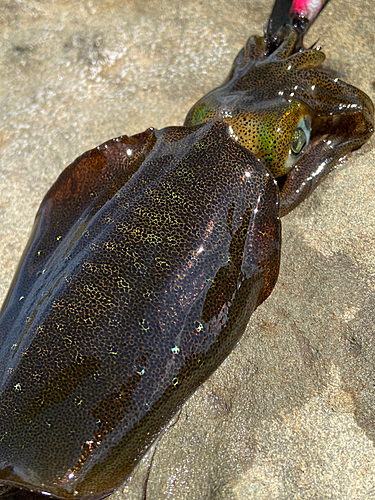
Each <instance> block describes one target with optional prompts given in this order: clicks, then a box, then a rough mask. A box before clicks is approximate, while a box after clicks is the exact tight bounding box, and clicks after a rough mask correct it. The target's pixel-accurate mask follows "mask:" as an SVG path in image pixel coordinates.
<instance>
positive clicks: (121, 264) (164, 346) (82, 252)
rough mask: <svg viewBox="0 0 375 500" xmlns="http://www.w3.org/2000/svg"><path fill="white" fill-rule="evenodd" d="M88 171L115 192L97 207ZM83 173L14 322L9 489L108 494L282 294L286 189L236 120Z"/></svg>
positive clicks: (25, 271)
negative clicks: (270, 299)
mask: <svg viewBox="0 0 375 500" xmlns="http://www.w3.org/2000/svg"><path fill="white" fill-rule="evenodd" d="M134 143H135V144H134ZM150 145H153V149H152V150H151V151H150ZM129 150H131V151H132V154H131V155H130V158H129V154H128V153H129ZM133 152H134V153H133ZM128 158H129V159H128ZM141 159H144V161H143V162H142V161H141ZM88 160H91V161H90V162H89V164H90V166H91V168H92V171H95V170H96V171H97V175H99V176H100V177H101V178H102V179H106V182H103V186H105V188H103V189H102V190H101V191H96V186H95V185H94V184H95V181H92V182H90V183H89V186H87V189H85V190H84V193H85V194H86V195H89V196H87V198H86V201H85V202H84V203H83V204H82V203H80V201H81V200H82V194H81V193H80V192H79V190H80V184H79V183H74V182H70V181H67V177H68V178H69V179H72V178H74V177H76V178H80V171H81V170H83V171H84V172H85V175H86V168H87V162H88ZM108 166H110V167H111V168H113V169H114V170H115V173H116V176H115V177H113V176H111V175H108V176H106V173H105V170H106V169H107V168H108ZM137 166H139V168H138V170H137V172H136V173H135V174H134V175H133V176H132V177H131V179H130V180H129V181H128V182H126V180H127V178H128V177H129V175H128V174H129V172H133V171H134V170H136V168H137ZM68 169H69V170H68V171H65V172H63V174H62V175H61V177H60V178H59V180H58V181H57V183H56V184H55V185H54V186H53V188H52V189H51V190H50V192H49V193H48V194H47V196H46V198H45V200H44V201H43V203H42V206H41V209H40V211H39V214H38V216H37V222H36V224H37V228H36V230H35V236H34V237H33V238H32V242H31V245H30V247H29V250H28V253H27V255H26V257H25V260H24V261H23V264H22V267H21V270H20V273H19V275H18V278H16V279H15V283H14V288H13V294H12V295H11V296H10V298H9V301H8V302H7V306H6V308H5V310H4V312H3V315H2V318H1V326H0V332H1V342H2V349H1V351H0V366H1V373H2V385H1V389H2V393H1V408H2V412H1V416H0V428H1V442H0V457H1V458H0V464H1V469H2V472H1V478H2V479H6V480H8V481H10V480H11V481H12V483H13V484H18V485H21V486H28V487H30V488H38V489H43V490H44V491H48V492H50V493H52V494H53V495H55V496H60V497H70V496H73V493H74V491H77V492H78V494H79V496H85V495H91V494H95V495H96V496H103V495H105V494H106V493H108V492H110V491H111V490H112V489H113V488H115V487H116V486H117V485H118V484H119V483H120V482H121V481H122V480H123V479H124V478H125V477H126V476H127V474H129V472H130V471H131V470H132V468H133V467H134V464H135V462H136V460H137V459H138V458H139V457H140V456H141V455H142V453H143V451H144V450H145V448H146V447H147V446H148V445H149V444H150V443H151V442H152V440H153V438H154V436H155V435H156V434H157V433H158V431H159V430H160V428H162V427H163V426H164V425H165V424H166V423H167V422H168V420H169V419H170V418H171V416H172V415H173V414H174V413H175V411H176V409H177V408H178V407H179V405H181V404H182V403H183V402H184V401H185V400H186V399H187V397H188V396H189V395H190V394H191V393H192V392H193V391H194V390H195V389H196V388H197V387H198V386H199V384H200V383H201V382H202V381H204V380H205V379H206V378H207V377H208V376H209V375H210V374H211V373H212V371H213V370H215V368H216V367H217V366H218V365H219V364H220V363H221V362H222V361H223V360H224V359H225V357H226V356H227V355H228V354H229V352H230V351H231V350H232V349H233V347H234V345H235V344H236V342H237V340H238V339H239V337H240V336H241V334H242V333H243V331H244V329H245V327H246V324H247V322H248V320H249V318H250V315H251V313H252V311H253V310H254V309H255V307H256V306H257V305H258V304H259V303H260V302H262V301H263V300H264V299H265V298H266V297H267V296H268V295H269V293H270V292H271V290H272V288H273V286H274V284H275V281H276V278H277V274H278V266H279V251H280V222H279V219H278V204H277V202H278V192H277V186H276V184H275V182H274V180H273V179H272V177H271V176H270V175H268V174H267V172H266V170H265V168H264V166H263V165H262V164H261V163H260V162H259V160H258V159H257V158H256V157H255V156H254V155H253V154H252V153H251V152H249V151H247V150H246V149H244V148H243V147H241V146H240V145H238V144H237V143H236V142H234V141H233V140H232V139H230V138H229V136H228V132H227V126H226V125H225V124H224V123H223V122H220V121H216V122H213V123H207V124H203V125H200V126H197V127H189V128H188V127H169V128H166V129H164V130H161V131H158V132H153V131H147V132H146V133H145V134H143V135H139V136H138V137H135V138H134V137H132V138H120V139H119V140H113V141H109V142H108V143H106V144H104V145H102V146H101V147H100V148H99V149H94V150H92V151H91V152H89V153H86V154H85V155H83V156H82V157H81V158H80V159H78V160H77V161H76V162H75V163H74V164H73V165H72V166H70V167H68ZM118 171H121V172H123V174H122V175H123V185H122V186H119V176H118V175H117V172H118ZM91 175H92V174H91ZM114 184H115V185H116V188H115V189H114ZM68 186H69V187H68ZM77 195H79V197H77ZM62 200H65V203H62ZM106 200H108V201H107V203H106V204H105V205H103V203H104V201H106ZM55 208H56V211H55ZM75 210H76V212H75V213H76V217H75V218H72V212H74V211H75ZM56 214H57V217H56ZM60 236H61V237H60ZM20 297H23V298H22V299H21V300H20ZM25 318H29V320H28V322H25ZM26 442H27V447H24V443H26ZM56 443H60V445H59V446H56V445H55V444H56ZM61 443H63V446H61ZM31 471H32V472H31ZM70 474H73V476H74V477H73V476H72V477H71V478H69V475H70Z"/></svg>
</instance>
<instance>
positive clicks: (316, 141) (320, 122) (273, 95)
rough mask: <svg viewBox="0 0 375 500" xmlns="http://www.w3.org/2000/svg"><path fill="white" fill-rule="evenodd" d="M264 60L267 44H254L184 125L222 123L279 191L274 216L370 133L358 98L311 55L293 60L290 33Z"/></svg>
mask: <svg viewBox="0 0 375 500" xmlns="http://www.w3.org/2000/svg"><path fill="white" fill-rule="evenodd" d="M283 38H284V42H283V43H282V44H281V45H280V46H279V47H278V48H277V49H276V50H275V51H274V52H272V53H271V54H270V55H269V53H268V48H267V38H263V37H258V36H254V37H251V38H250V39H249V41H248V42H247V45H246V47H245V48H244V49H242V50H241V51H240V53H239V54H238V56H237V58H236V59H235V61H234V64H233V68H232V70H231V72H230V74H229V77H228V78H227V80H226V81H225V82H224V84H223V85H222V86H221V87H219V88H217V89H215V90H213V91H212V92H210V93H209V94H207V95H206V96H204V97H203V98H202V99H201V100H200V101H198V102H197V104H195V105H194V106H193V108H192V109H191V110H190V111H189V113H188V115H187V117H186V120H185V125H196V124H197V123H201V122H204V121H209V120H215V119H221V120H223V121H225V122H226V123H227V124H228V126H229V128H230V130H231V136H232V137H234V138H235V139H236V140H237V141H238V142H239V143H240V144H242V145H244V146H245V147H246V148H248V149H249V150H250V151H252V152H253V153H254V154H255V155H256V156H257V157H259V158H260V159H261V160H262V161H263V162H264V164H265V165H266V167H267V168H268V170H269V171H270V172H271V173H272V175H273V176H274V177H275V178H280V177H282V176H286V179H283V183H282V184H281V187H282V188H281V193H280V195H281V196H280V214H281V215H282V216H283V215H285V214H287V213H288V212H290V211H291V210H292V209H293V208H295V207H296V206H297V205H298V204H299V203H301V201H303V200H304V199H305V198H306V197H307V196H308V195H309V194H310V193H311V192H312V191H313V190H314V189H315V187H316V186H317V184H318V183H319V182H321V181H322V180H323V179H324V178H325V176H326V175H327V174H328V173H329V172H330V171H331V170H332V168H334V167H335V165H336V164H337V162H338V161H339V160H340V158H342V157H344V156H345V155H346V154H347V153H349V152H350V151H353V150H354V149H357V148H359V147H360V146H362V144H364V143H365V142H366V141H367V140H368V139H369V137H370V136H371V134H372V132H373V130H374V106H373V103H372V101H371V100H370V98H369V97H368V96H367V95H366V94H365V93H364V92H362V91H361V90H359V89H357V88H355V87H353V86H351V85H349V84H347V83H345V82H343V81H341V80H340V79H339V78H335V76H334V75H332V73H331V72H330V71H329V69H327V68H323V67H322V66H321V64H322V63H323V62H324V60H325V55H324V54H323V53H322V52H321V50H319V49H318V48H315V49H311V50H303V51H299V52H297V53H295V51H296V49H297V47H298V43H299V41H298V35H297V33H296V31H294V30H292V28H291V27H290V26H287V27H286V28H285V30H284V33H283ZM304 115H308V116H310V117H311V120H312V131H311V138H310V143H309V144H308V145H307V147H306V148H305V150H304V151H303V153H302V154H301V156H300V158H298V161H297V163H296V164H295V166H294V168H293V169H292V170H291V171H290V172H288V171H286V169H285V161H286V158H287V156H288V153H289V151H290V144H291V140H292V135H293V132H294V130H295V128H296V126H297V123H298V121H299V119H300V118H301V117H302V116H304Z"/></svg>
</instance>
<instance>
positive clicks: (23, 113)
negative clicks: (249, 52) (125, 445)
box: [0, 0, 375, 500]
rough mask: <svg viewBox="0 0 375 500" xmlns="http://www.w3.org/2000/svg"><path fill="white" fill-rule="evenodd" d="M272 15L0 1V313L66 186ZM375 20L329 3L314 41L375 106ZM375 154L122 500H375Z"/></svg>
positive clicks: (206, 85) (361, 6)
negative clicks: (99, 152) (60, 182)
mask: <svg viewBox="0 0 375 500" xmlns="http://www.w3.org/2000/svg"><path fill="white" fill-rule="evenodd" d="M270 10H271V2H270V1H269V0H257V1H252V2H250V1H247V0H246V1H245V0H238V1H234V0H231V1H227V2H224V1H223V0H217V1H210V0H207V1H205V2H201V1H198V0H191V1H189V2H178V1H176V0H158V1H156V0H149V1H148V2H143V3H142V2H140V1H136V0H132V1H131V0H129V1H127V2H115V1H114V0H107V1H106V2H101V1H99V0H82V1H81V2H76V1H73V0H56V1H54V2H48V1H37V0H29V1H28V2H23V1H21V0H19V1H16V0H1V1H0V26H1V31H0V33H1V34H0V71H1V81H0V107H1V108H0V109H1V114H0V263H1V268H0V300H3V297H4V296H5V293H6V291H7V288H8V286H9V283H10V280H11V278H12V275H13V273H14V271H15V267H16V265H17V262H18V259H19V257H20V255H21V252H22V250H23V247H24V246H25V243H26V241H27V237H28V233H29V230H30V228H31V224H32V220H33V217H34V215H35V212H36V210H37V207H38V205H39V203H40V201H41V199H42V197H43V195H44V193H45V192H46V191H47V189H48V188H49V186H50V185H51V184H52V183H53V182H54V180H55V179H56V177H57V176H58V174H59V173H60V172H61V170H62V169H63V168H64V167H65V166H66V165H68V164H69V163H70V162H71V161H72V160H74V159H75V158H76V157H77V156H78V155H79V154H81V153H82V152H83V151H85V150H87V149H90V148H92V147H94V146H96V145H97V144H100V143H102V142H104V141H105V140H107V139H109V138H111V137H115V136H118V135H121V134H124V133H126V134H128V135H130V134H133V133H136V132H140V131H143V130H144V129H146V128H147V127H149V126H154V127H157V128H162V127H163V126H166V125H178V124H181V123H182V122H183V119H184V116H185V114H186V113H187V111H188V110H189V108H190V107H191V105H192V104H193V103H194V102H195V101H196V100H198V98H199V97H201V96H202V95H203V94H205V93H206V92H207V91H209V90H211V89H212V88H213V87H215V86H216V85H218V84H220V83H221V81H222V80H223V79H224V77H225V76H226V75H227V73H228V71H229V69H230V66H231V63H232V61H233V59H234V57H235V55H236V54H237V52H238V51H239V50H240V48H241V47H242V46H243V44H244V43H245V41H246V39H247V38H248V36H249V35H252V34H261V32H262V26H263V23H264V22H265V21H266V20H267V17H268V15H269V12H270ZM374 12H375V1H374V0H358V2H350V3H349V2H345V1H344V0H332V1H331V3H330V4H329V5H328V6H327V8H326V10H325V11H324V13H323V14H322V17H321V18H320V19H319V20H318V21H317V23H316V25H315V26H314V29H312V30H311V33H310V34H309V37H308V40H307V43H308V44H312V43H314V42H315V41H316V40H318V41H319V44H321V45H323V46H324V51H325V53H326V55H327V65H329V66H330V67H331V68H333V69H335V70H337V71H338V72H339V73H340V75H342V78H343V79H344V80H345V81H348V82H349V83H352V84H353V85H356V86H358V87H360V88H361V89H362V90H364V91H365V92H367V93H368V94H369V95H370V97H371V98H372V99H373V100H374V99H375V82H374V78H375V76H374V68H375V53H374V46H375V14H374ZM373 146H374V138H373V139H372V140H371V141H370V143H368V144H367V145H365V146H364V147H363V148H362V149H361V150H359V151H357V152H355V153H354V154H352V155H351V156H350V157H349V158H348V160H347V161H346V163H344V164H343V165H341V166H340V167H339V168H338V169H337V170H336V171H335V172H334V173H332V174H331V175H330V176H329V177H328V179H326V181H325V182H324V184H322V185H321V186H320V187H319V188H318V190H317V191H316V192H315V194H314V195H313V196H312V197H311V198H310V199H309V200H307V201H306V202H305V203H303V204H302V206H300V207H299V208H297V209H296V210H295V211H294V212H292V213H291V214H290V215H289V216H288V217H286V218H285V219H284V220H283V255H282V265H281V272H280V277H279V281H278V284H277V285H276V288H275V290H274V292H273V294H272V295H271V297H270V298H269V299H268V300H267V301H266V303H264V304H263V305H262V306H261V307H260V308H259V309H258V311H257V312H256V314H254V316H253V318H252V321H251V323H250V325H249V327H248V330H247V333H246V334H245V335H244V337H243V339H242V340H241V342H240V343H239V345H238V346H237V348H236V349H235V350H234V351H233V353H232V354H231V355H230V356H229V357H228V359H227V360H226V361H225V362H224V364H223V365H222V366H221V367H220V369H219V370H218V371H217V372H216V373H215V374H214V375H213V376H212V377H211V378H210V379H209V380H208V381H207V382H206V383H205V384H204V385H203V386H202V387H200V389H199V390H198V391H197V392H196V394H195V395H194V396H193V397H192V398H191V399H190V400H189V401H188V403H187V404H186V405H185V406H184V407H183V409H182V411H181V413H180V415H179V417H178V419H177V421H176V423H175V424H174V425H172V426H171V427H170V428H169V429H168V430H167V431H166V432H165V433H164V434H163V435H162V436H161V438H160V439H159V441H158V443H157V448H156V451H155V448H152V449H151V450H150V452H149V453H148V454H147V455H146V457H145V458H144V459H143V460H142V461H141V463H140V464H139V466H138V467H137V468H136V469H135V471H134V473H133V474H132V476H131V477H130V478H129V479H128V480H127V481H126V482H125V483H124V485H123V486H122V487H121V488H120V489H119V490H118V491H117V492H116V493H114V496H113V499H114V498H115V497H117V498H120V497H121V499H137V500H138V499H141V498H148V499H160V500H162V499H174V500H180V499H185V498H189V499H202V500H203V499H207V500H208V499H209V500H219V499H220V500H224V499H226V500H231V499H236V500H237V499H238V500H240V499H241V500H243V499H254V500H260V499H288V500H292V499H312V498H316V499H320V500H322V499H328V498H330V499H340V500H344V499H356V500H360V499H371V498H375V448H374V440H375V382H374V380H375V335H374V333H375V331H374V330H375V328H374V325H373V310H374V302H375V279H374V275H375V254H374V251H373V248H374V246H375V241H374V240H375V197H374V192H375V179H374V174H373V166H374V164H375V150H374V148H373ZM154 451H155V454H153V453H154ZM151 461H152V465H151V467H149V465H150V463H151ZM148 473H149V476H148V480H147V479H146V478H147V475H148ZM146 489H147V492H146ZM145 492H146V493H147V496H145Z"/></svg>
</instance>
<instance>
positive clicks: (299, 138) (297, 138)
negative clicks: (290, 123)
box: [290, 127, 306, 155]
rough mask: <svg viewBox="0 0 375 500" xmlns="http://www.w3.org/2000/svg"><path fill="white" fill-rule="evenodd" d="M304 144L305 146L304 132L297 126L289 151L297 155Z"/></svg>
mask: <svg viewBox="0 0 375 500" xmlns="http://www.w3.org/2000/svg"><path fill="white" fill-rule="evenodd" d="M305 146H306V134H305V132H304V130H303V129H302V128H300V127H298V128H296V130H295V131H294V136H293V140H292V144H291V145H290V151H291V153H292V154H294V155H299V154H300V152H301V151H302V149H303V148H304V147H305Z"/></svg>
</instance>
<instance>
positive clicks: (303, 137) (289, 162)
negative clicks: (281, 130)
mask: <svg viewBox="0 0 375 500" xmlns="http://www.w3.org/2000/svg"><path fill="white" fill-rule="evenodd" d="M310 134H311V118H310V117H309V116H308V115H306V116H304V117H302V118H301V119H300V121H299V122H298V124H297V127H296V129H295V131H294V133H293V136H292V142H291V144H290V150H289V154H288V156H287V159H286V162H285V171H286V172H289V171H290V170H291V169H292V168H293V166H294V165H295V163H297V161H298V159H299V158H300V156H301V154H302V153H303V152H304V150H305V148H306V146H307V145H308V143H309V140H310Z"/></svg>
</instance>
